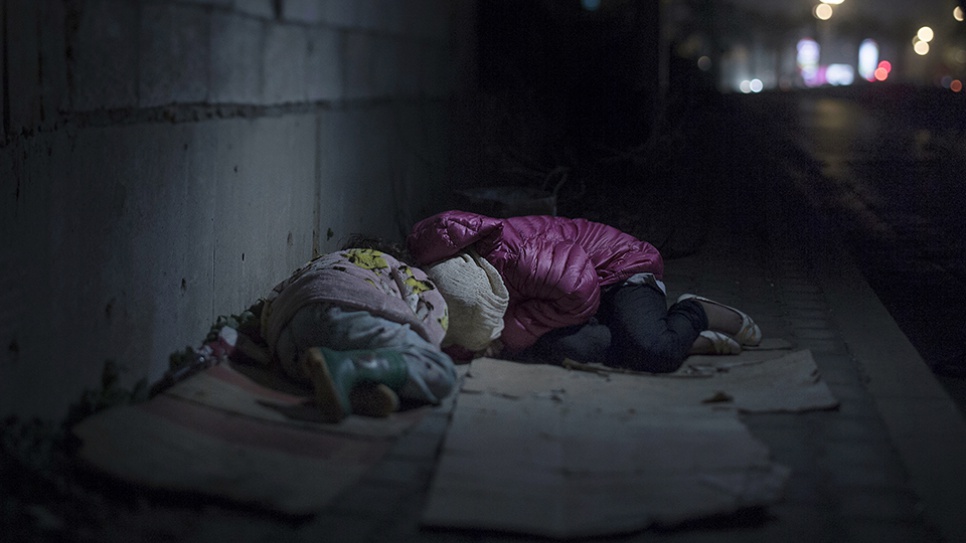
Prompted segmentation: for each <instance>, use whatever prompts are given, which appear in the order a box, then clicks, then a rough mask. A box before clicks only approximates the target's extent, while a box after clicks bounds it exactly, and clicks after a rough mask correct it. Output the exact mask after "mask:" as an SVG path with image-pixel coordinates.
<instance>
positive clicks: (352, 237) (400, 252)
mask: <svg viewBox="0 0 966 543" xmlns="http://www.w3.org/2000/svg"><path fill="white" fill-rule="evenodd" d="M342 249H343V250H345V249H375V250H377V251H382V252H384V253H386V254H388V255H390V256H392V257H395V258H396V260H399V261H400V262H405V263H407V264H409V263H411V262H412V255H410V254H409V250H408V249H407V248H406V245H405V244H404V243H394V242H391V241H386V240H384V239H381V238H376V237H372V236H367V235H365V234H349V239H348V240H346V242H345V243H344V244H342Z"/></svg>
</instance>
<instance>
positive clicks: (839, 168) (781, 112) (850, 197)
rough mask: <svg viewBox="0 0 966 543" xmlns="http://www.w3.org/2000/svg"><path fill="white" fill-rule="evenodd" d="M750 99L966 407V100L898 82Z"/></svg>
mask: <svg viewBox="0 0 966 543" xmlns="http://www.w3.org/2000/svg"><path fill="white" fill-rule="evenodd" d="M745 98H747V103H746V104H744V106H749V107H747V108H746V109H747V110H748V111H751V112H752V115H754V116H755V117H757V120H758V121H760V123H759V126H762V127H763V129H764V130H767V131H768V132H769V135H768V137H767V138H766V139H763V141H768V142H770V145H772V146H777V147H773V148H772V149H771V150H770V151H771V152H772V153H774V156H775V157H776V159H777V160H778V161H779V162H780V163H781V168H782V171H785V172H787V173H788V178H789V180H790V182H793V183H795V184H796V185H797V188H798V189H799V190H802V191H803V192H804V193H805V194H806V196H807V198H808V199H809V200H810V201H811V202H812V203H813V205H815V206H817V207H818V208H819V209H820V210H821V211H822V213H824V214H825V215H826V216H827V217H828V218H829V219H830V220H831V222H832V223H833V224H835V225H836V226H837V227H838V228H839V230H840V231H841V232H842V234H843V235H844V236H845V237H846V241H847V242H848V244H849V246H850V247H851V249H852V254H853V255H854V258H855V260H856V262H857V264H858V265H859V267H860V268H861V269H862V271H863V273H864V274H865V275H866V278H867V279H868V281H869V283H870V284H871V285H872V287H873V288H874V289H875V291H876V293H877V294H878V295H879V297H880V299H881V300H882V302H883V304H884V305H885V306H886V307H887V308H888V310H889V311H890V313H891V314H892V316H893V318H894V319H895V320H896V322H897V323H898V324H899V326H900V327H901V328H902V330H903V331H904V332H905V334H906V335H907V336H908V338H909V339H910V341H911V342H912V343H913V344H914V345H915V346H916V349H917V350H918V351H919V353H920V354H921V356H922V357H923V359H924V360H925V361H926V362H927V363H928V364H929V365H930V366H931V367H932V368H933V369H934V370H935V372H936V374H937V376H938V377H939V378H940V379H941V380H942V381H943V382H944V384H945V385H946V386H947V388H948V389H949V390H950V392H952V393H953V395H954V396H955V397H957V400H958V401H959V402H960V405H963V404H964V400H963V398H964V397H966V387H964V385H963V381H962V379H963V378H964V377H966V316H964V311H966V220H964V218H963V210H964V207H966V186H964V185H963V183H964V167H966V133H964V126H966V125H964V122H966V120H964V119H966V115H964V109H966V99H964V97H963V96H961V95H955V94H952V93H950V92H948V91H945V92H941V91H939V90H933V89H918V90H916V89H910V88H898V87H881V88H872V87H866V88H864V89H862V88H860V89H850V90H847V91H846V90H839V89H836V90H834V91H814V92H801V93H784V94H772V95H758V96H748V97H740V99H745Z"/></svg>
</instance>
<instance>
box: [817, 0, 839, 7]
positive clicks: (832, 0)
mask: <svg viewBox="0 0 966 543" xmlns="http://www.w3.org/2000/svg"><path fill="white" fill-rule="evenodd" d="M842 2H843V0H822V3H823V4H833V5H836V6H837V5H839V4H841V3H842Z"/></svg>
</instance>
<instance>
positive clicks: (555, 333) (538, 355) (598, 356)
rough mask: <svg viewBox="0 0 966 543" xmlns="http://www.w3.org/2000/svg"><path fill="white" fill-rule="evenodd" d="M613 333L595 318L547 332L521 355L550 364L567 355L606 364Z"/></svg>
mask: <svg viewBox="0 0 966 543" xmlns="http://www.w3.org/2000/svg"><path fill="white" fill-rule="evenodd" d="M610 335H611V334H610V329H609V328H607V326H605V325H603V324H601V323H599V322H597V320H596V319H592V320H591V321H590V322H588V323H587V324H582V325H579V326H569V327H567V328H559V329H557V330H551V331H550V332H547V333H546V334H544V335H543V336H541V337H540V339H538V340H537V343H536V344H534V345H533V347H530V348H529V349H527V351H526V352H525V353H524V355H523V356H522V357H521V358H522V359H523V360H528V361H535V362H547V363H551V364H560V363H562V362H563V360H564V359H565V358H569V359H571V360H574V361H576V362H581V363H584V364H604V363H606V360H607V352H608V349H609V348H610V344H611V337H610Z"/></svg>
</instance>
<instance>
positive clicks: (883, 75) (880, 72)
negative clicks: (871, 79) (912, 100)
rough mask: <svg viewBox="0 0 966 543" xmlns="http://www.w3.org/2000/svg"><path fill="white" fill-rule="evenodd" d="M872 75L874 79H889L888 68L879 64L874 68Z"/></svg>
mask: <svg viewBox="0 0 966 543" xmlns="http://www.w3.org/2000/svg"><path fill="white" fill-rule="evenodd" d="M873 75H875V80H876V81H885V80H886V79H889V70H886V69H885V68H883V67H882V66H879V67H878V68H876V69H875V74H873Z"/></svg>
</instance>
